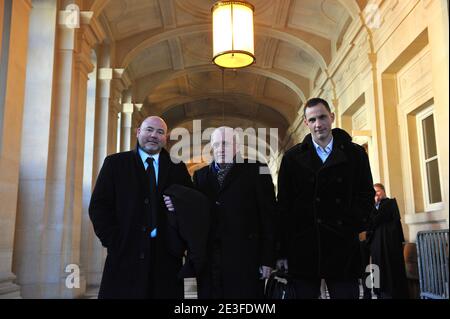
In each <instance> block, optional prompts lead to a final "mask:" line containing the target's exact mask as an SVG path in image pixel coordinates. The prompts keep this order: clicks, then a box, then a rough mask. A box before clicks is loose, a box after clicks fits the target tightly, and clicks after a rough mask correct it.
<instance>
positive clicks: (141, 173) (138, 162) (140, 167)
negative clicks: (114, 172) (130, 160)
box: [133, 147, 149, 190]
mask: <svg viewBox="0 0 450 319" xmlns="http://www.w3.org/2000/svg"><path fill="white" fill-rule="evenodd" d="M133 153H134V159H135V160H134V165H135V168H136V172H137V175H138V179H139V183H140V185H141V187H140V188H139V189H142V190H147V189H148V187H149V182H148V180H147V175H146V174H145V167H144V163H143V162H142V159H141V156H140V155H139V151H138V148H137V147H136V148H135V149H134V150H133Z"/></svg>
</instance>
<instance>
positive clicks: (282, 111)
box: [144, 93, 296, 123]
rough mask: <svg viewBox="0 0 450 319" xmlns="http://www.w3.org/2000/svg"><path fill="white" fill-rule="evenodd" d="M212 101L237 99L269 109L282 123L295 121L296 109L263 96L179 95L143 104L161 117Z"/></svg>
mask: <svg viewBox="0 0 450 319" xmlns="http://www.w3.org/2000/svg"><path fill="white" fill-rule="evenodd" d="M208 99H211V100H214V101H217V103H222V101H230V100H233V99H238V100H239V101H241V102H244V103H249V104H250V103H254V104H260V105H263V106H265V107H268V108H271V109H272V110H274V111H275V112H277V113H278V114H279V115H280V116H281V117H282V118H283V122H286V123H292V122H293V121H294V119H295V114H296V108H295V107H292V106H291V105H286V104H284V103H283V102H280V101H277V100H273V99H270V98H267V97H263V96H256V97H255V96H251V95H245V94H232V95H231V96H230V95H227V96H225V97H224V96H223V95H222V94H213V93H209V94H200V95H184V96H183V95H179V96H177V97H172V98H169V99H167V100H165V101H163V102H161V103H156V104H154V103H150V104H149V103H144V108H147V109H149V111H151V112H152V114H155V115H161V114H163V113H164V112H166V111H167V110H169V109H171V108H172V107H174V106H178V105H183V104H187V103H192V102H197V101H204V100H208Z"/></svg>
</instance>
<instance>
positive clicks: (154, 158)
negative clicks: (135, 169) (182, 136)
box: [138, 147, 160, 165]
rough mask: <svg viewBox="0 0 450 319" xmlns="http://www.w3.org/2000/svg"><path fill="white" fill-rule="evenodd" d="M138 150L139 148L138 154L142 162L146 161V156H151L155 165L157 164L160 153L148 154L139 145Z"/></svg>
mask: <svg viewBox="0 0 450 319" xmlns="http://www.w3.org/2000/svg"><path fill="white" fill-rule="evenodd" d="M138 150H139V155H140V156H141V160H142V162H143V163H144V164H145V163H146V162H145V161H146V160H147V158H148V157H153V160H154V162H155V163H156V165H158V163H159V154H160V153H156V154H148V153H146V152H145V151H144V150H143V149H142V148H140V147H138Z"/></svg>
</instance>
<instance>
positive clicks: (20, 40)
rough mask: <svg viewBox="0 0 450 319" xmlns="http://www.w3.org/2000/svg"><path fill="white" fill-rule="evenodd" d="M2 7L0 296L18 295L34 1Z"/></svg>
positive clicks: (9, 1) (5, 3)
mask: <svg viewBox="0 0 450 319" xmlns="http://www.w3.org/2000/svg"><path fill="white" fill-rule="evenodd" d="M0 7H1V12H0V18H1V19H0V24H1V25H2V26H1V28H0V33H1V36H0V39H1V44H0V46H1V47H0V203H1V204H0V298H16V297H20V291H19V287H18V286H17V285H16V284H14V280H15V278H16V277H15V275H14V274H13V271H12V269H13V268H14V266H13V246H14V230H15V223H16V211H17V198H18V185H19V163H20V140H21V130H22V116H23V104H24V96H25V77H26V63H27V53H28V26H29V19H30V18H29V13H30V9H31V1H29V0H23V1H14V0H3V1H0Z"/></svg>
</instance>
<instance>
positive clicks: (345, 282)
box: [293, 278, 359, 299]
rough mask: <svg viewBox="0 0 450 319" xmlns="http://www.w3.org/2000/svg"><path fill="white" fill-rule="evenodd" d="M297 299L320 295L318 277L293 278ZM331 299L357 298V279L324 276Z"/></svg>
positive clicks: (315, 297)
mask: <svg viewBox="0 0 450 319" xmlns="http://www.w3.org/2000/svg"><path fill="white" fill-rule="evenodd" d="M293 283H294V287H295V295H296V298H297V299H318V298H319V296H320V284H321V279H320V278H294V279H293ZM325 283H326V284H327V288H328V292H329V293H330V298H331V299H359V282H358V279H357V278H355V279H330V278H329V279H327V278H325Z"/></svg>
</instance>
